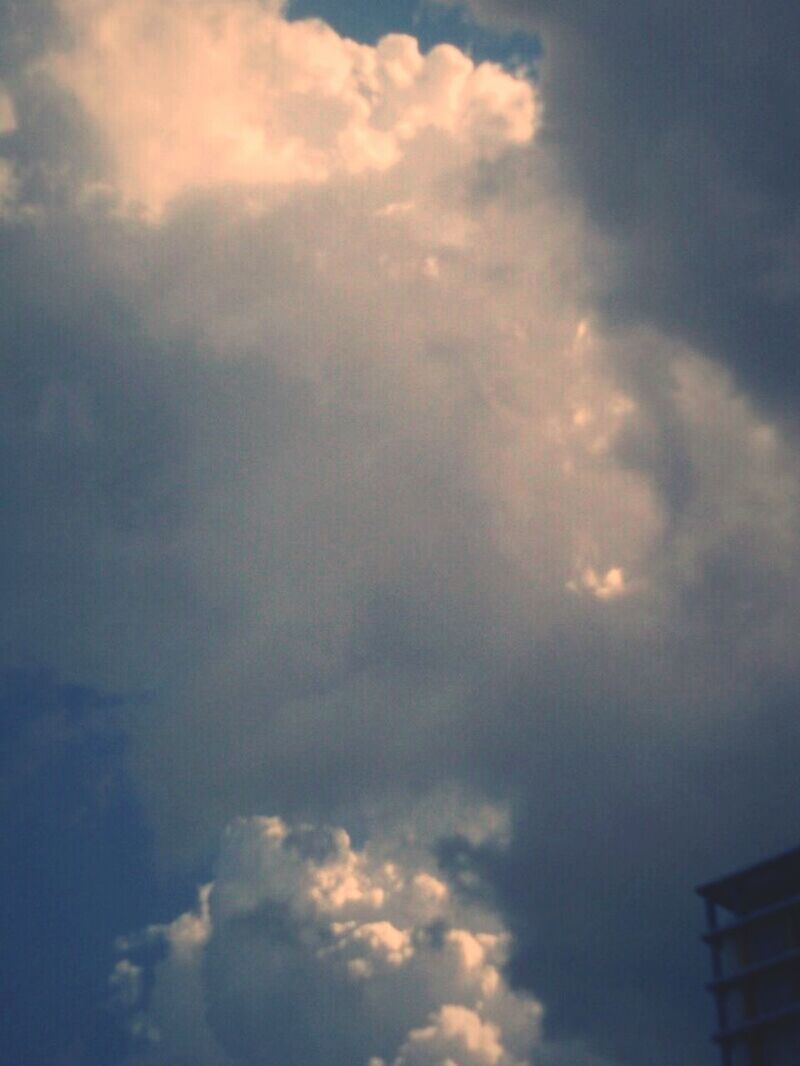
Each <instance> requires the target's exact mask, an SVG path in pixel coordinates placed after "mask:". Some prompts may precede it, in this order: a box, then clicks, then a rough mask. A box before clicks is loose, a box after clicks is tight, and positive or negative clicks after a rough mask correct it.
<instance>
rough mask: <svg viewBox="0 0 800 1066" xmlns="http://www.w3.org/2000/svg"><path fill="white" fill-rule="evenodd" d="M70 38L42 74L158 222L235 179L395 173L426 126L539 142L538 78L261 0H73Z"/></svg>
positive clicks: (283, 180)
mask: <svg viewBox="0 0 800 1066" xmlns="http://www.w3.org/2000/svg"><path fill="white" fill-rule="evenodd" d="M60 6H61V10H62V12H63V14H64V15H65V17H66V19H67V20H68V23H69V27H70V30H71V34H72V42H73V43H72V46H71V48H70V49H69V50H68V51H65V52H61V53H55V54H53V55H51V56H49V57H48V58H47V59H46V60H45V61H44V64H43V66H44V69H45V70H46V71H47V72H48V73H49V74H50V75H51V76H52V77H53V78H54V79H55V80H56V82H57V83H58V84H59V85H61V86H62V87H64V88H65V89H67V90H69V91H70V92H72V93H73V94H74V95H75V97H76V98H77V100H78V102H79V103H80V105H81V107H82V108H83V110H84V111H85V112H86V114H87V115H88V116H90V117H91V119H92V120H93V121H94V123H95V124H96V125H97V127H98V128H99V130H100V131H101V133H102V135H103V137H104V141H105V144H106V147H107V150H108V152H109V154H110V156H111V160H112V165H113V178H112V182H113V184H114V186H115V188H116V190H117V192H118V194H119V196H120V198H121V200H122V202H123V203H124V204H125V205H127V206H130V207H133V206H137V205H138V207H139V209H140V210H143V211H144V212H145V213H146V214H147V215H149V216H150V217H151V218H152V217H157V216H159V215H160V214H161V212H162V211H163V209H164V208H165V206H166V205H167V204H168V203H169V202H170V201H172V200H174V199H175V198H176V197H179V196H181V194H185V193H186V192H190V191H192V190H198V189H199V190H208V189H214V188H220V187H222V188H224V187H226V186H243V187H245V188H249V189H256V190H257V189H262V188H264V187H271V186H285V185H292V184H295V183H297V182H307V183H310V184H318V183H323V182H326V181H328V180H330V179H331V178H332V177H333V176H335V175H337V174H359V173H362V172H364V171H370V170H377V171H382V170H386V169H388V168H390V167H392V166H393V165H395V164H396V163H397V162H398V160H399V159H401V158H402V156H403V155H404V154H405V152H406V151H407V150H408V147H409V146H410V145H412V144H413V143H414V142H415V141H418V140H419V139H421V138H424V136H425V135H426V133H427V132H428V131H431V132H432V133H434V134H436V135H438V136H446V137H447V138H448V139H449V140H451V141H452V142H453V144H454V146H457V147H458V148H459V149H461V150H463V151H464V153H465V154H466V155H467V156H468V157H469V156H477V155H487V156H491V155H493V154H496V153H497V152H498V151H499V150H501V149H502V148H503V147H505V146H506V145H508V144H514V143H517V144H522V143H525V142H526V141H528V140H529V139H530V137H531V136H532V133H533V129H534V123H535V118H536V105H535V100H534V95H533V90H532V88H531V86H530V85H529V84H528V83H527V82H526V81H524V80H523V79H520V78H515V77H513V76H511V75H510V74H508V73H506V72H505V71H503V70H502V69H501V68H500V67H498V66H497V65H494V64H490V63H482V64H480V65H478V66H476V65H475V64H474V63H473V62H472V61H471V60H470V59H469V58H468V57H467V56H466V55H464V54H463V53H462V52H460V51H459V50H458V49H456V48H454V47H451V46H449V45H439V46H437V47H436V48H434V49H432V51H431V52H430V53H429V54H428V55H426V56H423V55H422V54H421V53H420V50H419V47H418V45H417V42H416V40H415V39H414V38H412V37H408V36H402V35H399V34H396V35H392V36H388V37H384V38H383V39H382V40H381V41H380V42H379V43H378V45H377V47H375V48H373V47H370V46H367V45H361V44H357V43H356V42H355V41H352V40H348V39H346V38H343V37H340V36H339V35H338V34H336V33H335V32H334V31H333V30H332V29H331V28H330V27H329V26H327V25H326V24H325V23H323V22H320V21H318V20H303V21H294V22H292V21H289V20H287V19H286V18H285V17H284V15H283V14H282V12H281V10H280V9H279V7H277V6H275V5H273V6H269V5H268V6H266V7H265V6H264V5H262V4H259V3H256V2H255V0H238V2H237V3H234V4H225V3H220V2H219V0H202V2H198V0H179V2H177V3H174V4H170V5H166V6H165V5H164V4H159V3H157V2H156V0H146V2H144V3H143V2H141V0H136V2H134V0H114V2H111V3H109V2H107V0H103V2H102V3H98V2H97V0H64V2H63V3H62V4H61V5H60Z"/></svg>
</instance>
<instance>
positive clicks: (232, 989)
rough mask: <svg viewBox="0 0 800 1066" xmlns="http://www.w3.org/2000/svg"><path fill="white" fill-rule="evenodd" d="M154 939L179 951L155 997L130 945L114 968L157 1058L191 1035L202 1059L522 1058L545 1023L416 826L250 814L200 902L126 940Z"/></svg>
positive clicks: (137, 1029) (405, 1065)
mask: <svg viewBox="0 0 800 1066" xmlns="http://www.w3.org/2000/svg"><path fill="white" fill-rule="evenodd" d="M152 941H159V942H161V943H162V944H163V946H164V948H165V949H166V955H165V957H164V959H163V961H162V962H160V963H158V964H157V966H156V972H155V984H154V987H153V992H152V997H151V999H150V1002H149V1003H148V1004H143V995H142V991H143V988H144V982H143V980H142V968H141V967H140V966H139V965H138V964H136V963H135V962H133V961H131V959H130V958H129V957H128V956H127V954H126V955H125V957H123V958H122V959H121V960H120V962H119V963H118V964H117V966H116V967H115V969H114V972H113V974H112V976H111V987H112V990H113V993H114V995H115V997H116V1002H117V1004H118V1006H119V1007H120V1009H122V1010H123V1011H124V1012H125V1013H126V1014H127V1015H128V1018H129V1026H130V1029H131V1032H132V1033H133V1035H134V1036H135V1037H138V1039H139V1043H140V1045H141V1046H142V1048H143V1050H142V1058H141V1061H142V1062H146V1063H166V1062H173V1061H178V1059H180V1061H184V1058H185V1056H186V1055H187V1054H188V1053H189V1049H190V1048H191V1053H192V1055H193V1056H194V1058H193V1059H192V1061H195V1062H197V1063H203V1064H205V1063H217V1062H228V1061H234V1060H235V1061H236V1062H245V1063H248V1062H252V1063H255V1062H259V1063H273V1062H274V1063H275V1064H281V1066H283V1064H285V1063H287V1062H304V1063H306V1062H307V1063H311V1062H314V1063H320V1064H322V1063H331V1064H334V1063H336V1064H341V1066H345V1064H347V1066H357V1064H361V1066H367V1063H369V1064H370V1066H387V1064H391V1066H441V1064H444V1063H448V1064H452V1066H513V1064H521V1063H522V1062H523V1061H527V1053H528V1049H529V1048H530V1046H531V1045H532V1044H533V1043H534V1042H535V1041H536V1040H537V1039H538V1035H539V1023H540V1017H541V1008H540V1007H539V1005H538V1003H537V1002H536V1001H535V1000H533V999H531V998H529V997H526V996H522V995H517V994H515V993H513V992H511V991H510V990H509V988H508V986H507V985H506V983H505V980H504V978H503V975H502V965H503V962H504V960H505V952H506V944H507V936H506V934H505V933H504V931H503V930H502V928H501V927H500V926H499V925H498V923H497V920H496V919H495V918H494V917H493V916H492V915H491V914H489V913H487V912H486V911H484V910H482V909H480V908H479V907H476V906H474V905H466V904H464V903H463V902H460V901H459V900H458V898H457V897H456V896H455V895H454V893H453V890H452V889H451V888H450V886H449V885H448V884H447V883H445V881H443V880H442V879H441V877H440V875H439V874H438V873H437V872H436V870H435V867H434V866H433V858H432V856H431V854H430V853H429V852H427V851H426V850H425V849H424V848H420V847H419V846H416V847H411V846H410V845H409V844H408V842H407V841H406V842H402V841H399V840H397V839H395V840H389V839H384V840H376V841H372V842H370V843H368V844H367V845H366V846H365V847H364V848H363V849H358V848H355V847H354V846H353V844H352V841H351V840H350V838H349V836H348V834H347V833H346V832H345V831H344V830H342V829H337V830H320V829H316V828H314V827H311V826H308V825H297V826H294V827H291V826H289V825H287V824H286V823H285V822H284V821H282V820H281V819H279V818H248V819H240V820H239V821H237V822H236V823H234V824H233V825H231V826H230V828H229V829H228V831H227V833H226V835H225V839H224V844H223V849H222V853H221V856H220V860H219V870H218V875H217V878H216V880H215V881H214V882H213V883H212V884H211V885H207V886H205V887H204V888H203V889H201V890H200V893H199V898H198V905H197V909H196V911H194V912H189V913H187V914H184V915H181V916H180V917H179V918H177V919H176V920H175V921H174V922H172V923H170V924H169V925H165V926H153V927H151V928H150V929H148V930H147V931H146V932H145V933H144V934H143V935H139V936H134V937H131V938H126V939H123V940H122V941H121V942H120V947H121V949H122V950H123V951H124V952H126V953H128V952H131V951H135V950H136V948H137V947H141V946H143V945H144V944H147V943H149V942H152ZM205 1019H207V1022H206V1020H205ZM198 1040H200V1041H201V1043H198ZM187 1061H188V1060H187Z"/></svg>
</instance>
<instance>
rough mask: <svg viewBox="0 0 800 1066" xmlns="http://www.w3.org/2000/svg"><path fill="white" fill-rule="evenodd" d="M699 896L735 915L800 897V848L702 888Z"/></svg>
mask: <svg viewBox="0 0 800 1066" xmlns="http://www.w3.org/2000/svg"><path fill="white" fill-rule="evenodd" d="M697 891H698V893H699V894H700V895H701V896H702V897H703V898H704V899H707V900H709V901H710V902H712V903H715V904H717V905H718V906H720V907H724V908H725V910H728V911H730V912H731V913H732V914H735V915H742V914H748V913H749V912H751V911H755V910H762V909H764V908H765V907H770V906H771V905H772V904H774V903H777V902H778V901H780V900H785V899H787V898H790V897H793V896H800V847H798V848H794V849H793V850H792V851H787V852H784V853H783V854H782V855H776V856H774V857H773V858H770V859H766V860H764V861H763V862H759V863H756V865H754V866H748V867H746V868H745V869H743V870H739V871H737V872H736V873H732V874H728V875H727V876H726V877H721V878H719V879H718V880H716V881H709V882H708V884H705V885H700V887H699V888H698V889H697Z"/></svg>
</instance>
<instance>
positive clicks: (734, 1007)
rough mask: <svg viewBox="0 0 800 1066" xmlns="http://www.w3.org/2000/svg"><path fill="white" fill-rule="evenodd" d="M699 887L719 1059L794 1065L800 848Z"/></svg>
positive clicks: (726, 1064) (735, 1065) (728, 1065)
mask: <svg viewBox="0 0 800 1066" xmlns="http://www.w3.org/2000/svg"><path fill="white" fill-rule="evenodd" d="M697 891H698V893H699V894H700V895H701V896H702V897H703V899H704V900H705V905H706V922H707V930H706V932H705V934H704V936H703V939H704V940H705V942H706V943H707V944H708V946H709V948H710V951H711V963H712V977H713V979H712V981H711V982H710V984H709V985H708V989H709V991H710V992H711V994H712V995H713V997H714V1000H715V1004H716V1009H717V1031H716V1033H715V1034H714V1041H715V1042H716V1044H717V1045H718V1047H719V1052H720V1056H721V1058H720V1061H721V1063H722V1066H800V848H797V849H796V850H794V851H790V852H787V853H786V854H784V855H778V856H776V857H775V858H772V859H767V860H766V861H765V862H761V863H759V864H758V865H757V866H751V867H749V868H748V869H746V870H741V871H739V872H738V873H734V874H730V875H729V876H727V877H723V878H720V879H719V880H718V881H712V882H710V883H709V884H707V885H702V886H701V887H700V888H698V890H697Z"/></svg>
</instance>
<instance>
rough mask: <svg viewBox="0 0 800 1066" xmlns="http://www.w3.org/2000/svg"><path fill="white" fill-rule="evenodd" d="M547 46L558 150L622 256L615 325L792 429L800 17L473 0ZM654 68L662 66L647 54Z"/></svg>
mask: <svg viewBox="0 0 800 1066" xmlns="http://www.w3.org/2000/svg"><path fill="white" fill-rule="evenodd" d="M463 6H464V7H465V8H468V9H469V10H470V11H471V12H472V13H473V14H474V15H475V16H477V17H478V18H479V19H480V20H482V21H484V22H485V23H487V24H488V25H489V26H493V27H495V28H498V29H503V28H505V29H511V28H513V29H517V30H523V31H527V32H530V33H535V34H537V35H538V36H539V37H540V39H541V41H542V49H543V58H542V62H541V82H540V87H541V92H542V94H543V97H544V99H545V101H546V113H547V129H548V139H549V141H550V144H551V145H552V149H553V151H554V152H555V153H557V154H558V156H559V158H560V159H561V161H562V164H563V171H562V172H563V178H564V182H565V185H566V186H567V187H568V188H569V189H570V190H572V191H573V192H574V193H575V194H576V195H578V196H579V197H580V199H581V201H582V202H583V203H584V204H585V205H586V207H587V210H588V211H589V212H590V214H591V216H592V217H593V219H594V220H595V221H596V222H597V223H598V224H600V225H601V226H602V227H603V228H604V230H605V231H606V232H607V233H608V234H609V236H610V237H611V238H612V239H613V241H614V242H615V244H616V246H617V248H618V251H619V253H620V259H619V269H618V270H617V271H616V272H615V274H614V276H613V284H612V286H611V290H610V292H609V296H608V309H609V312H610V313H611V314H612V315H614V316H615V317H618V318H620V317H621V318H624V319H625V320H628V321H629V320H635V321H644V322H647V323H649V324H655V325H656V326H657V327H658V328H659V329H661V330H663V331H665V332H667V333H668V334H670V335H672V336H675V337H679V338H680V339H682V340H683V341H684V342H687V341H688V342H689V343H691V344H693V345H695V346H697V347H700V348H702V349H703V350H704V351H705V352H706V354H708V355H709V356H712V357H714V358H717V359H719V360H720V361H721V362H723V363H724V364H725V365H726V366H727V367H728V368H730V369H731V370H732V371H733V372H734V373H735V374H736V376H737V379H738V380H739V381H741V382H742V383H744V385H745V387H746V388H747V389H748V390H749V391H750V392H751V393H752V394H754V395H755V396H757V397H758V398H759V400H760V401H761V402H765V403H767V404H768V405H769V406H770V408H771V409H772V410H773V411H780V412H781V414H782V415H783V416H785V417H787V418H788V421H789V423H790V424H791V422H792V409H793V403H794V398H795V396H796V392H797V388H798V384H799V383H800V378H798V373H797V363H796V360H795V359H794V357H793V356H792V355H789V354H788V353H790V352H793V350H794V338H795V337H796V336H797V332H798V324H799V322H800V302H798V298H797V296H798V294H797V286H796V283H795V282H793V281H792V280H791V279H792V278H794V279H796V277H797V261H796V256H795V254H794V251H793V249H794V248H795V247H796V233H797V203H798V190H797V182H796V180H795V179H794V176H793V173H792V170H791V167H789V166H787V161H788V160H789V159H791V158H793V157H794V156H795V155H796V154H797V151H798V147H799V146H798V137H799V136H800V128H799V127H798V123H797V122H796V121H795V120H794V115H793V113H792V107H791V103H790V101H792V100H793V99H794V97H795V96H796V94H797V89H798V85H797V68H796V64H795V62H794V54H793V50H792V48H791V45H790V44H789V42H791V41H792V40H794V39H796V37H797V35H798V33H800V14H798V11H797V9H796V8H795V7H794V6H793V5H786V4H784V3H782V2H781V0H773V2H770V3H768V4H766V5H763V4H762V5H761V6H760V7H759V11H758V14H756V12H755V9H754V8H753V7H752V6H751V5H750V4H748V3H746V2H742V0H737V2H735V3H733V4H730V5H727V6H726V7H725V9H724V10H723V9H722V8H720V7H719V6H718V5H717V4H714V3H711V2H708V0H705V2H700V3H696V2H692V0H680V2H677V3H673V4H670V5H667V6H663V7H660V8H659V9H658V10H651V8H650V5H642V4H639V3H637V2H636V0H633V2H623V3H617V4H607V3H600V4H587V3H585V2H583V0H566V2H559V3H553V2H552V0H465V3H464V4H463ZM645 55H646V57H647V61H646V63H645V62H643V56H645Z"/></svg>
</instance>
